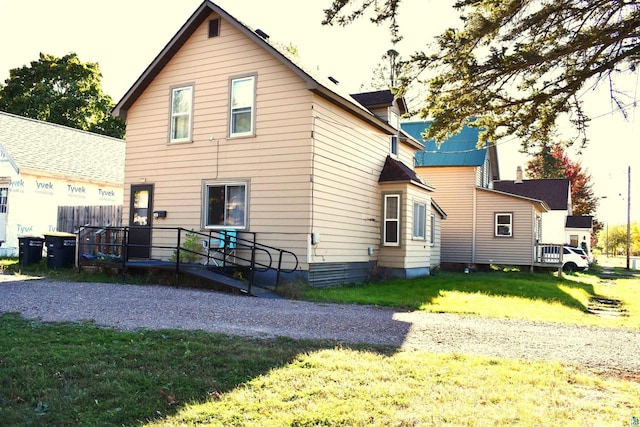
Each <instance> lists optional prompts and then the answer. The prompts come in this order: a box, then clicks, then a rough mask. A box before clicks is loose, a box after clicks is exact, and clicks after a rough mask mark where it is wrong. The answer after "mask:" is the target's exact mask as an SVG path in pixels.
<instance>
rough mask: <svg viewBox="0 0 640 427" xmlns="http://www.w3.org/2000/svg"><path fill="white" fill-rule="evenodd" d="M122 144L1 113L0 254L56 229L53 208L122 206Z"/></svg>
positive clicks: (13, 253)
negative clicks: (20, 242)
mask: <svg viewBox="0 0 640 427" xmlns="http://www.w3.org/2000/svg"><path fill="white" fill-rule="evenodd" d="M124 145H125V143H124V141H122V140H119V139H115V138H111V137H106V136H102V135H96V134H92V133H89V132H84V131H80V130H77V129H71V128H68V127H65V126H60V125H56V124H52V123H47V122H42V121H38V120H32V119H27V118H24V117H19V116H16V115H13V114H9V113H4V112H0V241H2V246H0V254H1V255H2V256H17V255H18V243H19V242H18V238H19V237H20V236H23V235H25V236H27V235H28V236H42V235H43V234H46V233H51V232H55V231H58V230H57V220H58V206H96V205H121V204H122V200H123V191H122V185H123V181H124V177H123V175H124V174H123V172H124Z"/></svg>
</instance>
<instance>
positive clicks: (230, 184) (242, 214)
mask: <svg viewBox="0 0 640 427" xmlns="http://www.w3.org/2000/svg"><path fill="white" fill-rule="evenodd" d="M234 187H235V188H237V187H242V188H244V197H243V198H242V200H235V201H232V200H230V190H231V189H232V188H234ZM211 188H224V202H223V203H224V214H223V216H224V218H223V221H222V222H221V223H220V222H217V221H212V220H211V219H210V218H209V215H210V209H209V194H210V193H209V190H210V189H211ZM234 203H240V208H239V210H238V211H237V212H236V214H235V215H234V214H233V210H234V209H237V208H238V207H237V205H235V206H234ZM234 216H235V218H233V217H234ZM248 218H249V183H248V181H218V180H207V181H203V183H202V228H203V229H207V230H211V229H213V230H215V229H223V228H225V229H228V228H236V229H242V230H246V229H248V228H249V224H248Z"/></svg>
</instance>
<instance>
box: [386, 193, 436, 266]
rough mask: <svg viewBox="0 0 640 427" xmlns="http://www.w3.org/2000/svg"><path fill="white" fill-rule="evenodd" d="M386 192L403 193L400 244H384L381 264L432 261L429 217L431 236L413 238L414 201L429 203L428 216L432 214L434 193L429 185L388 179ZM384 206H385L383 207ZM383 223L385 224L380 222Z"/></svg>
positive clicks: (416, 264) (411, 263) (416, 263)
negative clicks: (393, 181)
mask: <svg viewBox="0 0 640 427" xmlns="http://www.w3.org/2000/svg"><path fill="white" fill-rule="evenodd" d="M381 187H382V193H383V194H400V245H399V246H382V247H381V248H380V256H379V257H378V265H379V266H380V267H387V268H397V269H412V268H424V267H428V266H430V265H431V256H432V247H431V244H430V243H429V232H430V229H429V221H427V227H426V232H427V239H426V240H422V239H414V238H413V205H414V202H416V201H420V202H421V203H425V204H426V205H427V212H426V214H427V219H428V218H429V216H430V215H431V198H430V197H431V196H430V194H429V192H428V191H427V190H425V189H422V188H420V187H417V186H415V185H412V184H407V183H384V184H383V185H382V186H381ZM381 208H382V207H381ZM380 227H382V224H381V225H380Z"/></svg>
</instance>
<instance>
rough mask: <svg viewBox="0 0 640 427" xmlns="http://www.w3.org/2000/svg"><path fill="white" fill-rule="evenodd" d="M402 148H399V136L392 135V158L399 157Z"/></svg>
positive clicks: (390, 146)
mask: <svg viewBox="0 0 640 427" xmlns="http://www.w3.org/2000/svg"><path fill="white" fill-rule="evenodd" d="M399 151H400V148H399V146H398V135H391V136H390V137H389V153H390V154H391V156H392V157H398V153H399Z"/></svg>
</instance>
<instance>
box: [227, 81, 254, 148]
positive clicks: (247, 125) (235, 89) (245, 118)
mask: <svg viewBox="0 0 640 427" xmlns="http://www.w3.org/2000/svg"><path fill="white" fill-rule="evenodd" d="M255 82H256V77H255V76H248V77H241V78H237V79H232V80H231V83H230V85H231V90H230V92H231V94H230V96H231V100H230V102H229V105H230V111H229V136H232V137H234V136H250V135H253V133H254V131H253V128H254V117H255Z"/></svg>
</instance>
